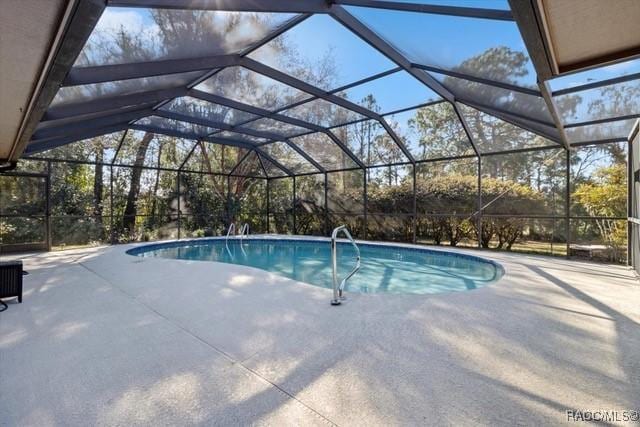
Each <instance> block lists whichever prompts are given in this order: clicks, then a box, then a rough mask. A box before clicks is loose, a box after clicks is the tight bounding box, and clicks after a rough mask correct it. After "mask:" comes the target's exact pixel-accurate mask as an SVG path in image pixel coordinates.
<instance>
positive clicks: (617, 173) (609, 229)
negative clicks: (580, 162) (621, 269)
mask: <svg viewBox="0 0 640 427" xmlns="http://www.w3.org/2000/svg"><path fill="white" fill-rule="evenodd" d="M626 173H627V170H626V168H625V166H624V165H622V164H616V165H613V166H609V167H603V168H600V169H598V170H597V171H596V172H595V174H594V176H593V180H592V181H590V182H584V183H582V184H580V185H578V186H577V187H576V189H575V191H574V192H573V194H572V197H573V199H574V200H575V201H576V202H578V203H579V204H580V205H581V206H582V207H584V209H585V211H586V212H587V213H588V215H589V216H593V217H600V218H598V219H595V220H594V221H593V223H594V224H595V226H596V227H597V230H598V233H594V232H593V231H590V230H588V229H587V230H582V233H583V234H587V235H591V236H594V237H595V236H602V238H604V240H605V242H606V244H607V245H608V246H609V247H610V249H611V251H612V258H613V259H617V258H619V256H620V252H621V251H622V250H623V248H624V245H625V242H626V238H627V235H626V233H627V230H626V226H625V224H624V222H622V221H616V220H614V219H607V218H601V217H618V218H624V217H625V216H626V190H627V179H626ZM586 227H587V228H589V226H588V225H587V226H586Z"/></svg>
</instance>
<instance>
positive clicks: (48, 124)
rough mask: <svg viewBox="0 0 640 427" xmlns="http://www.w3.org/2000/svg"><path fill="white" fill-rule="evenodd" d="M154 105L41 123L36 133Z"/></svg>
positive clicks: (149, 104) (133, 106)
mask: <svg viewBox="0 0 640 427" xmlns="http://www.w3.org/2000/svg"><path fill="white" fill-rule="evenodd" d="M154 105H155V103H147V104H141V105H132V106H129V107H124V108H116V109H113V110H105V111H100V112H97V113H90V114H83V115H81V116H72V117H66V118H63V119H58V120H48V121H46V122H40V124H39V125H38V127H37V128H36V133H37V132H38V131H40V130H43V129H51V128H56V127H59V126H62V125H67V124H71V123H82V122H84V121H86V120H90V119H98V118H102V117H108V116H113V115H116V114H121V113H128V112H131V111H139V110H143V109H150V108H151V107H153V106H154Z"/></svg>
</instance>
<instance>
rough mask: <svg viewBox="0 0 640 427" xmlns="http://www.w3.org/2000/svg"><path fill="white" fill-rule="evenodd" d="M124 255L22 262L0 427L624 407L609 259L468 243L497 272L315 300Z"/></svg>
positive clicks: (638, 371)
mask: <svg viewBox="0 0 640 427" xmlns="http://www.w3.org/2000/svg"><path fill="white" fill-rule="evenodd" d="M130 247H131V245H124V246H112V247H99V248H92V249H84V250H70V251H65V252H57V253H46V254H35V255H30V256H27V257H23V259H25V262H26V269H27V270H29V272H30V273H31V274H30V275H29V276H26V277H25V297H24V303H23V304H17V303H10V304H9V309H8V311H6V312H3V313H0V425H7V426H14V425H20V426H22V425H33V426H39V427H40V426H73V425H78V426H86V425H123V426H125V425H126V426H131V425H154V426H158V425H193V424H201V425H249V424H251V425H304V426H307V425H326V424H337V425H356V426H359V425H361V426H368V427H370V426H374V425H375V426H377V425H385V426H387V425H515V424H518V425H542V424H553V425H557V424H562V423H564V422H566V421H567V417H566V414H565V411H566V410H568V409H572V410H598V409H605V410H640V358H639V357H638V355H639V354H640V304H638V302H639V301H640V285H639V283H638V280H637V279H636V277H635V275H634V274H633V272H632V271H631V270H629V269H628V268H625V267H621V266H610V265H599V264H591V263H584V262H571V261H566V260H563V259H554V258H545V257H535V256H526V255H513V254H503V253H493V252H491V253H485V252H477V251H469V253H472V254H475V255H481V256H485V257H486V258H490V259H493V260H496V261H498V262H500V263H501V264H502V265H503V266H504V267H505V270H506V274H505V277H504V278H503V279H502V280H501V281H499V282H498V283H496V284H494V285H491V286H488V287H485V288H480V289H477V290H473V291H470V292H460V293H451V294H443V295H437V296H417V295H357V294H349V295H348V296H349V300H348V302H347V303H346V304H344V305H343V306H340V307H332V306H330V305H329V299H330V290H328V289H322V288H318V287H314V286H310V285H306V284H302V283H299V282H296V281H293V280H290V279H286V278H283V277H280V276H277V275H274V274H271V273H268V272H265V271H261V270H256V269H251V268H246V267H240V266H234V265H227V264H219V263H211V262H196V261H179V260H167V259H150V258H144V259H143V258H138V257H133V256H129V255H126V254H125V250H127V249H128V248H130ZM461 252H465V251H461ZM5 258H7V257H5Z"/></svg>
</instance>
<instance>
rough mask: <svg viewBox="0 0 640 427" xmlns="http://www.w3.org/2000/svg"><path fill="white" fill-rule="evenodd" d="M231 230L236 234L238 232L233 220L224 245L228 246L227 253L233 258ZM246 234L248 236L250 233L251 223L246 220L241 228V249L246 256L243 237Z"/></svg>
mask: <svg viewBox="0 0 640 427" xmlns="http://www.w3.org/2000/svg"><path fill="white" fill-rule="evenodd" d="M231 232H233V234H234V235H235V234H236V224H235V223H233V222H232V223H231V224H229V229H228V230H227V237H225V239H224V245H225V247H226V248H227V253H228V254H229V256H230V257H231V258H233V255H232V254H231V250H230V249H229V235H231ZM245 235H246V236H248V235H249V224H248V223H246V222H245V223H244V225H243V226H242V228H241V229H240V250H241V251H242V253H243V254H244V255H245V256H246V255H247V253H246V252H245V251H244V247H243V239H244V236H245Z"/></svg>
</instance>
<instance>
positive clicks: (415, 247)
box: [124, 234, 509, 297]
mask: <svg viewBox="0 0 640 427" xmlns="http://www.w3.org/2000/svg"><path fill="white" fill-rule="evenodd" d="M225 239H227V238H226V237H225V236H209V237H189V238H182V239H170V240H163V241H161V242H136V243H131V244H128V245H126V248H125V250H124V254H126V255H128V256H133V257H139V255H138V254H135V253H132V252H136V251H138V250H140V249H142V248H150V249H149V250H153V249H156V248H163V247H176V246H180V245H182V244H185V243H188V242H207V241H212V240H216V241H217V240H225ZM228 239H229V240H240V236H229V238H228ZM244 239H245V240H251V239H253V240H277V241H307V242H327V243H328V242H330V241H331V238H329V237H324V236H305V235H289V234H252V235H250V237H244ZM337 241H338V242H339V243H344V244H346V243H349V240H347V239H344V238H341V239H337ZM355 242H356V243H357V244H359V245H363V246H384V247H400V248H402V249H408V250H411V251H416V252H426V253H444V254H447V255H450V256H454V257H457V258H464V259H471V260H474V261H477V262H483V263H488V264H491V265H493V266H494V267H495V268H496V270H498V273H499V274H500V277H499V278H498V279H495V280H492V281H491V282H490V283H487V284H483V285H482V286H479V287H477V288H475V289H470V290H467V291H450V292H438V293H425V294H418V293H401V292H398V293H396V292H358V291H354V290H350V291H348V294H350V295H358V296H381V295H385V296H390V295H393V296H394V297H439V296H445V295H452V294H453V295H455V294H466V293H468V292H469V291H473V292H474V293H477V292H478V291H482V290H483V289H490V288H493V287H494V286H496V285H498V284H501V283H504V282H505V278H507V279H509V278H508V277H507V275H508V269H507V268H505V266H504V265H503V262H504V261H498V260H495V259H491V258H488V257H484V256H478V255H477V254H474V253H467V252H468V251H472V250H467V251H465V250H464V249H461V248H456V247H451V248H439V247H433V246H425V245H419V244H412V243H404V242H380V241H372V240H361V239H355ZM139 258H143V259H144V260H154V261H177V262H182V263H185V262H210V263H215V264H222V265H233V266H234V267H237V268H240V269H248V270H251V271H258V272H261V273H265V274H273V275H276V276H278V277H280V278H282V279H284V280H292V281H294V282H297V283H300V284H304V285H306V286H312V287H314V288H320V289H325V290H328V291H331V288H330V287H324V286H319V285H314V284H312V283H309V282H304V281H300V280H297V279H294V278H291V277H287V276H284V275H282V274H278V273H277V272H271V271H268V270H264V269H261V268H258V267H252V266H247V265H242V264H235V263H226V262H220V261H209V260H185V259H178V258H163V257H139ZM507 281H508V280H507Z"/></svg>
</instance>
